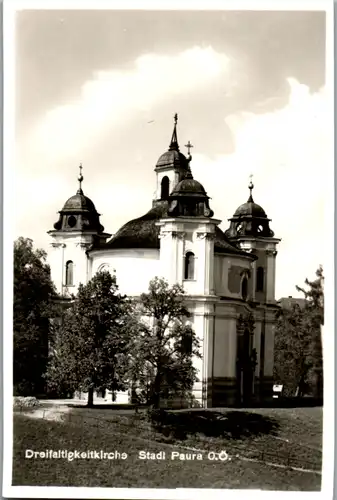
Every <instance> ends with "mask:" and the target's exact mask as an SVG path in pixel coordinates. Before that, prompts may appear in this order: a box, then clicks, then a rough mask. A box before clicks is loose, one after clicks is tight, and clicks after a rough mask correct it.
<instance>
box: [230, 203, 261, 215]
mask: <svg viewBox="0 0 337 500" xmlns="http://www.w3.org/2000/svg"><path fill="white" fill-rule="evenodd" d="M243 215H245V216H251V217H261V218H264V219H265V218H266V217H267V215H266V212H265V211H264V210H263V208H262V207H261V206H260V205H258V204H257V203H255V202H253V201H247V202H246V203H243V205H240V206H239V208H238V209H237V210H236V211H235V214H234V217H238V216H243Z"/></svg>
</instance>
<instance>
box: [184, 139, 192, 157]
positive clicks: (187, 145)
mask: <svg viewBox="0 0 337 500" xmlns="http://www.w3.org/2000/svg"><path fill="white" fill-rule="evenodd" d="M193 147H194V146H193V144H191V142H190V141H188V143H187V144H185V148H187V153H188V155H190V152H191V148H193Z"/></svg>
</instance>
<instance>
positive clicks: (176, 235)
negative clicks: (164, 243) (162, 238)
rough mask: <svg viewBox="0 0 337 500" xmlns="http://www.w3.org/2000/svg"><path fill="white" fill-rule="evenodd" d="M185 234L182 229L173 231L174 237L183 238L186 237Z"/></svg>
mask: <svg viewBox="0 0 337 500" xmlns="http://www.w3.org/2000/svg"><path fill="white" fill-rule="evenodd" d="M185 234H186V233H183V232H181V231H172V238H178V240H183V239H184V238H185Z"/></svg>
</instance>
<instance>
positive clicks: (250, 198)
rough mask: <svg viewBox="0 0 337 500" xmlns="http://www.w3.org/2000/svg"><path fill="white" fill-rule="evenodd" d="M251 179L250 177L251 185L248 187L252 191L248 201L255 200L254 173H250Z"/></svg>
mask: <svg viewBox="0 0 337 500" xmlns="http://www.w3.org/2000/svg"><path fill="white" fill-rule="evenodd" d="M249 179H250V182H249V185H248V189H249V191H250V195H249V198H248V201H250V202H254V200H253V195H252V191H253V189H254V184H253V174H250V176H249Z"/></svg>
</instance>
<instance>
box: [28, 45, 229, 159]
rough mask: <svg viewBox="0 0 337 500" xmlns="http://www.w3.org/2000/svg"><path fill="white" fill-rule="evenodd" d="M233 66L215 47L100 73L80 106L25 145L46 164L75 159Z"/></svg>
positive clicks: (58, 114)
mask: <svg viewBox="0 0 337 500" xmlns="http://www.w3.org/2000/svg"><path fill="white" fill-rule="evenodd" d="M229 63H230V60H229V59H228V57H227V56H226V55H224V54H221V53H217V52H216V51H214V50H213V49H212V48H211V47H208V48H200V47H194V48H191V49H189V50H186V51H184V52H181V53H180V54H178V55H171V56H163V55H156V54H146V55H142V56H140V57H139V58H138V59H137V60H136V61H135V63H134V66H133V68H132V69H130V70H124V71H121V70H111V71H99V72H97V73H96V74H95V75H94V78H93V79H92V80H90V81H88V82H86V83H85V84H84V85H83V87H82V89H81V93H80V95H79V98H78V100H77V101H75V102H73V103H71V104H66V105H64V106H59V107H57V108H55V109H52V110H51V111H49V112H48V113H47V114H46V115H45V117H44V119H42V120H40V122H39V123H38V125H37V127H36V128H35V130H33V131H32V134H31V136H30V137H29V138H28V140H27V145H28V144H29V147H30V148H32V147H33V148H35V149H37V150H39V152H40V154H44V155H45V156H46V157H47V158H50V156H51V155H52V156H53V157H54V159H57V158H58V157H59V156H61V157H62V158H65V157H67V156H76V154H78V153H79V152H80V151H81V150H82V149H83V145H84V144H85V145H86V146H88V144H89V145H94V144H95V142H96V141H97V139H98V138H99V137H100V136H101V134H102V133H103V132H104V131H105V130H106V129H107V128H108V127H111V126H113V125H114V124H117V123H118V124H119V125H121V124H123V122H124V121H127V120H128V119H129V117H130V115H131V114H132V112H134V111H135V110H148V109H150V108H151V107H152V106H153V105H154V104H156V103H157V102H160V101H164V100H165V99H171V98H174V96H176V95H179V94H184V93H186V92H188V91H198V90H200V89H202V88H203V87H204V86H205V85H209V84H210V82H212V81H213V80H214V79H215V78H217V77H219V76H220V75H222V76H224V73H226V72H227V71H228V67H229Z"/></svg>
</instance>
